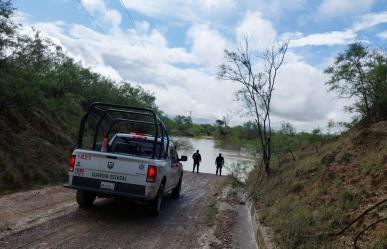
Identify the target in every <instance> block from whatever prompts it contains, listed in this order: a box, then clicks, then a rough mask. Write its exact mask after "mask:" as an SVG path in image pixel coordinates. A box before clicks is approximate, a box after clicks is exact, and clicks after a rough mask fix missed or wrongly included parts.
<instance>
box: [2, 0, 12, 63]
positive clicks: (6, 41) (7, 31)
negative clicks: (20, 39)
mask: <svg viewBox="0 0 387 249" xmlns="http://www.w3.org/2000/svg"><path fill="white" fill-rule="evenodd" d="M13 12H14V8H13V7H12V3H11V0H0V65H1V64H3V61H4V60H5V59H6V57H7V50H6V49H7V48H8V47H9V46H11V45H12V44H13V43H14V35H15V29H16V25H15V24H14V23H13V22H12V21H11V18H10V17H11V16H12V14H13Z"/></svg>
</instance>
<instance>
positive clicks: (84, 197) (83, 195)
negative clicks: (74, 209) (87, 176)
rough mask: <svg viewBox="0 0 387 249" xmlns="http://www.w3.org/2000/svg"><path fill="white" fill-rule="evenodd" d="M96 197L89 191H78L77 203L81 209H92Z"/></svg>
mask: <svg viewBox="0 0 387 249" xmlns="http://www.w3.org/2000/svg"><path fill="white" fill-rule="evenodd" d="M95 198H96V195H95V194H93V193H90V192H87V191H83V190H79V189H78V190H77V203H78V205H79V206H80V207H91V206H92V205H93V203H94V200H95Z"/></svg>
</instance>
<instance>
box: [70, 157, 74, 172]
mask: <svg viewBox="0 0 387 249" xmlns="http://www.w3.org/2000/svg"><path fill="white" fill-rule="evenodd" d="M74 165H75V156H74V155H72V156H70V158H69V171H70V172H73V171H74Z"/></svg>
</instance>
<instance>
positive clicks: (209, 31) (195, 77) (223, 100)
mask: <svg viewBox="0 0 387 249" xmlns="http://www.w3.org/2000/svg"><path fill="white" fill-rule="evenodd" d="M151 3H152V1H150V2H148V1H146V3H143V4H145V5H147V4H151ZM88 4H89V5H88V8H89V9H90V11H96V10H94V9H101V7H100V5H99V4H100V2H99V1H91V2H90V3H88ZM92 4H95V5H92ZM132 4H135V3H132ZM153 4H157V2H154V3H153ZM163 4H165V3H163ZM218 4H219V2H218V1H214V2H208V5H207V7H205V8H209V9H211V8H218ZM85 5H86V4H85ZM105 7H106V6H105ZM113 23H114V22H110V24H111V25H113ZM34 25H35V26H36V27H37V28H38V29H39V30H41V31H42V32H43V34H44V35H46V36H48V37H49V38H51V39H53V40H54V42H55V43H57V44H59V45H61V46H62V47H63V48H64V50H65V52H66V53H68V54H69V55H70V56H72V57H74V58H75V59H76V60H79V61H81V62H82V64H83V65H84V66H87V67H90V68H92V70H95V71H98V72H100V73H102V74H104V75H107V76H109V77H111V78H112V79H117V80H120V79H123V80H126V81H129V82H131V83H133V84H139V85H141V86H142V87H144V88H145V89H147V90H150V91H152V92H153V93H154V94H155V96H156V103H157V104H158V105H159V107H160V108H161V109H162V110H164V111H165V112H166V113H167V114H169V115H171V116H173V115H178V114H183V115H187V114H188V111H193V117H194V118H196V119H199V118H200V119H208V120H215V119H216V118H220V117H222V116H224V115H230V113H231V114H234V117H233V119H232V123H233V124H238V123H241V122H242V121H246V118H243V117H241V116H240V113H243V107H242V105H241V104H240V103H238V102H236V101H235V92H236V91H237V90H238V89H239V88H240V85H238V84H237V83H233V82H226V81H219V80H217V79H216V75H215V73H214V72H213V71H214V70H212V71H211V70H206V68H213V67H214V66H217V65H218V64H219V63H220V62H221V61H222V57H223V49H224V48H225V47H228V46H232V44H231V43H232V41H230V40H227V39H226V38H225V36H223V35H222V33H221V32H219V31H218V30H217V29H215V28H214V27H213V26H210V25H208V24H198V23H197V24H193V25H191V27H190V29H189V30H188V31H187V33H186V39H187V41H189V45H190V46H191V47H190V50H189V51H188V49H186V48H184V47H171V46H170V44H168V40H167V39H166V37H165V36H164V34H163V32H161V31H160V30H159V29H155V28H153V27H151V25H150V24H149V23H148V22H145V21H138V22H136V23H135V25H136V28H137V32H136V30H134V29H128V30H122V29H121V28H120V27H116V28H115V29H112V30H111V32H110V33H109V34H101V33H98V32H96V31H94V30H92V29H89V28H87V27H85V26H83V25H79V24H66V23H63V22H54V23H35V24H34ZM234 31H235V35H236V37H237V39H240V38H241V35H242V34H246V35H248V36H250V41H251V45H252V46H253V48H255V49H258V50H256V51H260V49H262V48H265V47H267V46H268V45H270V44H271V43H272V42H273V41H274V40H276V39H277V37H278V36H277V32H276V30H275V29H274V27H273V25H272V24H271V22H269V21H267V20H265V19H264V18H262V16H261V14H260V12H247V13H245V16H244V18H243V20H241V22H240V23H239V25H238V26H237V27H236V28H235V30H234ZM285 36H286V37H300V36H302V34H301V33H297V32H296V33H291V34H290V33H288V34H286V35H284V37H285ZM332 36H333V38H334V37H335V36H334V35H332ZM332 36H331V37H330V40H331V42H332V40H333V41H335V42H337V41H341V40H343V39H344V38H342V37H341V38H335V39H336V40H335V39H333V38H332ZM337 36H338V37H340V35H338V34H337ZM306 37H309V38H308V39H309V40H308V39H306ZM306 37H304V41H303V40H301V39H303V38H299V39H298V40H299V41H298V43H299V44H302V43H303V44H312V43H313V44H318V43H320V44H321V43H323V44H325V43H327V42H326V41H325V43H324V38H322V37H321V36H320V37H319V36H318V35H317V38H316V36H306ZM347 37H349V35H348V34H347ZM328 38H329V37H328ZM340 39H341V40H340ZM347 39H349V38H347ZM296 40H297V39H296ZM328 40H329V39H328ZM344 40H345V39H344ZM142 43H144V44H145V46H146V49H147V50H148V52H149V54H148V53H147V52H146V51H145V49H144V47H143V46H142ZM149 55H150V56H149ZM180 64H185V65H186V66H185V67H184V68H183V67H180ZM177 65H179V66H177ZM325 81H326V76H325V75H324V74H323V73H322V72H321V71H319V70H318V69H316V68H315V67H313V66H311V65H309V64H307V63H305V62H304V61H302V58H300V57H299V56H298V55H297V54H294V53H290V52H289V54H288V57H287V64H286V65H285V66H284V67H283V68H282V69H281V72H280V74H279V78H278V82H277V84H276V89H275V93H274V95H273V96H274V97H273V121H275V122H276V123H280V121H282V120H284V119H285V120H289V121H292V122H294V123H295V124H297V125H300V127H301V128H302V129H311V128H314V127H315V126H316V125H317V124H321V123H323V124H324V125H325V124H326V122H327V121H328V119H329V118H331V117H339V116H340V115H338V114H339V113H342V111H341V106H342V105H341V103H340V106H336V104H337V103H339V102H337V101H335V100H332V97H331V95H330V94H327V93H326V87H325V86H324V82H325Z"/></svg>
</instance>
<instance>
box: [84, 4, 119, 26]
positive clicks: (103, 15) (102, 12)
mask: <svg viewBox="0 0 387 249" xmlns="http://www.w3.org/2000/svg"><path fill="white" fill-rule="evenodd" d="M81 4H82V5H83V6H84V7H85V8H86V9H87V10H88V11H89V12H90V13H91V15H93V16H94V18H97V19H101V21H103V22H104V23H106V24H109V25H112V26H113V27H114V28H117V27H118V26H119V25H120V23H121V14H120V12H118V11H117V10H114V9H109V8H108V7H107V6H106V4H105V1H103V0H81Z"/></svg>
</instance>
